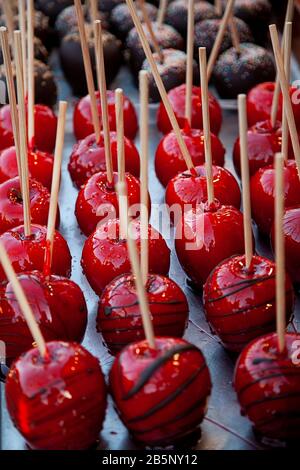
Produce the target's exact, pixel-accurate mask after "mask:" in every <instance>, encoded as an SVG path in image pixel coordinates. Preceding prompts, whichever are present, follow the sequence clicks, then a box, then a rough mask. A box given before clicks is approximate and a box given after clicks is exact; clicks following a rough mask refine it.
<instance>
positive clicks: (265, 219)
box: [250, 160, 300, 235]
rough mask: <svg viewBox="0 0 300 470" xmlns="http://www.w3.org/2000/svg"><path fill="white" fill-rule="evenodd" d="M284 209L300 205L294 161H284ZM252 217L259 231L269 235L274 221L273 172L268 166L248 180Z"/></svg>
mask: <svg viewBox="0 0 300 470" xmlns="http://www.w3.org/2000/svg"><path fill="white" fill-rule="evenodd" d="M283 175H284V201H285V207H286V208H287V207H291V206H295V205H297V204H300V181H299V176H298V170H297V165H296V163H295V161H294V160H286V161H285V164H284V169H283ZM250 191H251V206H252V217H253V219H254V220H255V222H256V224H257V226H258V228H259V230H260V231H261V232H262V233H263V234H265V235H269V234H270V230H271V227H272V224H273V220H274V198H275V170H274V167H273V165H268V166H266V167H264V168H261V169H260V170H258V171H257V172H256V173H255V175H253V176H252V177H251V180H250Z"/></svg>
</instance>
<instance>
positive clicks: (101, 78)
mask: <svg viewBox="0 0 300 470" xmlns="http://www.w3.org/2000/svg"><path fill="white" fill-rule="evenodd" d="M94 36H95V50H96V62H97V79H98V87H99V90H100V100H101V113H102V125H103V137H104V150H105V162H106V173H107V181H108V183H109V184H113V178H114V177H113V164H112V155H111V145H110V128H109V117H108V105H107V90H106V78H105V64H104V53H103V40H102V24H101V21H100V20H97V21H95V23H94Z"/></svg>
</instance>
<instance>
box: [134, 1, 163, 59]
mask: <svg viewBox="0 0 300 470" xmlns="http://www.w3.org/2000/svg"><path fill="white" fill-rule="evenodd" d="M138 3H139V7H140V9H141V11H142V14H143V20H144V23H145V25H146V27H147V29H148V33H149V35H150V38H151V43H152V46H153V49H154V52H155V53H156V54H157V55H158V58H159V61H160V63H161V64H163V62H164V55H163V52H162V50H161V47H160V45H159V43H158V41H157V39H156V36H155V34H154V31H153V28H152V23H151V21H150V18H149V15H148V12H147V8H146V5H145V0H138Z"/></svg>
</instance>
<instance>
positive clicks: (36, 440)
mask: <svg viewBox="0 0 300 470" xmlns="http://www.w3.org/2000/svg"><path fill="white" fill-rule="evenodd" d="M5 393H6V403H7V409H8V412H9V414H10V417H11V419H12V421H13V423H14V425H15V426H16V428H17V429H18V431H19V432H20V433H21V434H22V436H23V437H24V439H25V440H26V442H27V443H28V445H29V446H30V448H32V449H36V450H81V449H87V448H89V447H91V446H92V445H93V444H94V443H95V442H96V440H97V439H98V436H99V432H100V431H101V428H102V423H103V420H104V417H105V410H106V386H105V382H104V377H103V374H102V371H101V367H100V364H99V361H98V359H97V358H95V357H94V356H92V355H91V354H90V353H89V352H88V351H87V350H86V349H84V348H83V347H82V346H80V345H79V344H76V343H66V342H62V341H52V342H50V343H47V356H46V357H45V358H43V357H41V355H40V353H39V351H38V350H37V349H36V348H35V349H31V350H30V351H28V352H27V353H25V354H24V355H22V356H21V357H20V358H19V359H17V361H16V362H15V363H14V364H13V365H12V368H11V370H10V372H9V374H8V377H7V380H6V386H5Z"/></svg>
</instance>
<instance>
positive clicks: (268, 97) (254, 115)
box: [247, 82, 300, 129]
mask: <svg viewBox="0 0 300 470" xmlns="http://www.w3.org/2000/svg"><path fill="white" fill-rule="evenodd" d="M274 88H275V84H274V82H263V83H260V84H258V85H256V86H255V87H254V88H252V89H251V90H250V91H249V93H248V95H247V117H248V126H249V127H250V126H253V125H254V124H256V123H257V122H259V121H265V120H266V119H270V117H271V109H272V101H273V94H274ZM290 97H291V101H292V107H293V111H294V116H295V121H296V125H297V127H298V129H299V128H300V96H299V89H298V88H296V87H293V86H290ZM276 119H278V121H280V122H281V120H282V95H280V98H279V103H278V111H277V118H276Z"/></svg>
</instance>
